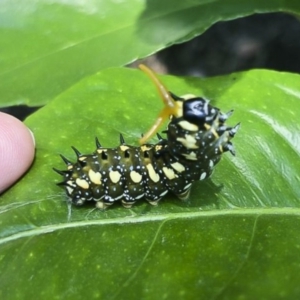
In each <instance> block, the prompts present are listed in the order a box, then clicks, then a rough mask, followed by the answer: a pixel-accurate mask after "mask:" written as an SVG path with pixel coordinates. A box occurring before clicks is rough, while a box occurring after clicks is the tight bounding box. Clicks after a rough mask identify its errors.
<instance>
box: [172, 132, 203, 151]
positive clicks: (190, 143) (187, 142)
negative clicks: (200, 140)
mask: <svg viewBox="0 0 300 300" xmlns="http://www.w3.org/2000/svg"><path fill="white" fill-rule="evenodd" d="M176 140H177V141H178V142H181V144H182V145H183V146H184V147H186V148H187V149H197V148H199V147H198V146H197V145H196V143H197V140H196V139H195V137H193V136H192V135H190V134H186V135H185V138H177V139H176Z"/></svg>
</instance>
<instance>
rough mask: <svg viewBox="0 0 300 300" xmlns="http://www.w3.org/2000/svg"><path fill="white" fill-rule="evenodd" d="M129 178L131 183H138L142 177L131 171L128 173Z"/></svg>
mask: <svg viewBox="0 0 300 300" xmlns="http://www.w3.org/2000/svg"><path fill="white" fill-rule="evenodd" d="M130 178H131V180H132V181H133V182H135V183H139V182H141V180H142V175H141V174H140V173H138V172H136V171H131V172H130Z"/></svg>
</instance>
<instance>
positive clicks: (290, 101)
mask: <svg viewBox="0 0 300 300" xmlns="http://www.w3.org/2000/svg"><path fill="white" fill-rule="evenodd" d="M162 80H163V81H164V82H165V83H166V85H167V86H168V87H169V88H170V90H172V91H173V92H174V93H176V94H179V95H180V94H185V93H195V94H199V95H204V96H205V97H207V98H209V99H211V100H212V103H213V104H214V105H216V106H218V107H220V108H221V109H222V110H223V111H227V110H229V109H231V108H234V109H235V114H234V116H232V117H231V118H230V120H229V123H230V124H232V125H234V124H236V123H237V122H238V121H241V122H242V127H241V130H240V131H239V132H238V134H237V136H236V137H235V138H234V144H235V146H236V150H237V156H236V157H231V156H230V155H229V154H225V155H224V158H223V160H222V161H221V162H220V164H219V165H218V166H217V167H216V171H215V173H214V174H213V177H212V179H213V181H204V182H201V183H200V182H199V183H196V184H195V185H194V187H193V189H192V194H191V199H190V201H189V202H188V203H182V202H180V201H179V200H178V199H174V197H172V196H171V195H170V196H167V197H166V198H165V199H164V200H162V201H161V203H160V205H159V206H158V207H151V206H150V205H149V204H147V203H145V202H143V201H140V202H139V203H138V204H137V205H136V206H134V207H133V208H132V209H130V210H126V209H124V208H122V207H121V206H120V205H117V204H116V205H114V206H113V207H112V208H111V209H109V210H107V211H105V212H102V211H98V210H95V209H94V208H93V207H92V206H86V207H81V208H74V207H71V208H70V207H68V206H67V204H66V201H65V193H64V192H63V191H62V190H61V189H60V188H59V187H57V186H55V184H54V183H55V182H58V181H59V180H60V178H59V176H58V175H57V174H56V173H54V172H53V171H52V170H51V168H52V166H55V167H57V168H61V169H62V168H64V165H63V163H62V161H61V160H60V159H59V156H58V154H59V153H62V154H64V155H66V156H67V157H68V158H70V159H74V158H75V155H74V154H73V153H72V151H71V149H70V147H69V146H71V145H74V146H76V147H78V148H79V149H80V150H81V151H82V152H85V153H90V152H92V151H93V150H94V148H95V147H94V145H93V139H94V136H96V135H97V136H99V138H100V140H101V142H102V144H103V145H105V146H115V145H116V144H117V143H118V138H119V137H118V134H119V133H120V132H121V133H123V135H124V136H125V138H126V140H127V142H130V143H133V144H136V141H137V139H138V137H139V136H140V133H141V132H144V131H146V130H147V129H148V127H149V126H150V125H151V124H152V123H153V120H154V118H155V117H156V115H157V113H158V111H159V110H160V107H161V104H160V102H159V101H160V100H159V98H158V96H157V95H156V92H155V89H154V87H153V86H152V84H151V83H150V82H149V81H148V79H147V78H146V76H145V75H143V74H142V73H141V72H139V71H136V70H127V69H110V70H106V71H103V72H100V73H98V74H97V75H95V76H92V77H89V78H86V79H84V80H83V81H81V82H80V83H78V84H77V85H75V86H74V87H72V88H71V89H70V90H68V91H66V92H65V93H63V94H61V95H60V96H59V97H57V98H56V99H55V100H54V101H52V102H51V103H50V104H49V105H47V106H46V107H44V108H42V109H41V110H40V111H38V112H37V113H36V114H34V115H32V116H31V117H30V118H28V120H27V121H26V123H27V125H28V126H29V127H30V128H31V130H32V131H33V132H34V134H35V136H36V140H37V153H36V154H37V155H36V160H35V162H34V165H33V167H32V169H31V170H30V171H29V172H28V173H27V174H26V176H24V177H23V178H22V179H21V180H20V181H19V182H18V183H17V184H16V185H15V186H14V187H12V188H11V189H10V190H9V191H7V192H6V194H4V195H3V197H2V198H1V207H0V209H1V210H0V212H1V218H0V234H1V236H0V245H1V246H0V259H1V264H0V297H1V298H3V299H8V298H9V299H30V298H33V297H34V298H40V299H71V298H72V299H82V298H83V297H86V298H101V299H108V298H113V299H114V298H117V299H128V298H130V299H157V298H165V299H174V298H175V299H195V298H201V299H207V298H221V299H295V298H298V297H299V296H300V288H299V281H300V275H299V274H300V272H299V269H300V257H299V255H298V254H299V247H300V246H299V245H300V236H299V233H298V231H299V226H300V209H299V207H300V202H299V198H300V189H299V170H300V159H299V156H300V148H299V145H300V143H299V132H300V125H299V120H298V116H299V113H300V100H299V95H300V86H299V82H300V76H299V75H293V74H287V73H277V72H272V71H264V70H260V71H257V70H254V71H249V72H244V73H238V74H233V75H231V76H224V77H217V78H211V79H193V78H174V77H169V76H165V77H162Z"/></svg>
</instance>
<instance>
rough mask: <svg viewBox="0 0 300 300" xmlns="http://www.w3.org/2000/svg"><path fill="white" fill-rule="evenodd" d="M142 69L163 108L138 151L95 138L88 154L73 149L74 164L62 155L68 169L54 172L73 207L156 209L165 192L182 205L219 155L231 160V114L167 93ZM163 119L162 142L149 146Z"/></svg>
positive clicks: (200, 100) (193, 98) (233, 131)
mask: <svg viewBox="0 0 300 300" xmlns="http://www.w3.org/2000/svg"><path fill="white" fill-rule="evenodd" d="M140 68H141V69H142V70H143V71H144V72H145V73H146V74H148V76H149V77H150V78H151V79H152V81H153V82H154V83H155V85H156V87H157V89H158V92H159V94H160V96H161V98H162V100H163V102H164V104H165V106H164V108H163V110H162V111H161V113H160V114H159V116H158V118H157V120H156V122H155V124H154V125H153V126H152V128H151V129H150V130H149V131H148V132H147V134H146V135H144V136H143V137H142V138H141V140H140V143H141V146H139V147H135V146H130V145H127V144H126V142H125V141H124V138H123V136H122V135H121V136H120V145H119V146H118V147H116V148H105V147H102V146H101V144H100V143H99V140H98V139H97V138H96V150H95V152H94V153H92V154H87V155H86V154H81V153H80V152H79V151H78V150H77V149H76V148H74V147H72V148H73V150H74V151H75V153H76V156H77V161H76V162H75V163H72V162H70V161H69V160H68V159H66V158H65V157H64V156H61V157H62V159H63V161H64V162H65V163H66V165H67V170H63V171H60V170H57V169H55V168H54V170H55V171H56V172H58V173H59V174H60V175H62V176H63V177H64V179H63V181H62V182H60V183H58V185H63V186H64V187H65V189H66V193H67V195H68V197H69V199H70V201H71V203H72V204H75V205H78V206H79V205H83V204H84V203H85V202H86V201H94V202H95V204H96V207H97V208H100V209H105V208H107V207H108V206H110V205H112V204H113V203H114V202H116V201H121V203H122V204H123V206H124V207H127V208H129V207H131V206H132V205H133V204H134V203H135V202H136V201H138V200H139V199H141V198H145V199H146V200H147V201H148V202H149V203H150V204H153V205H157V203H158V201H159V200H160V199H161V198H162V197H163V196H165V195H166V194H167V193H168V192H169V191H170V192H172V193H173V194H175V195H176V196H177V197H178V198H179V199H181V200H186V199H188V197H189V193H190V190H191V186H192V183H193V182H194V181H197V180H204V179H206V178H208V177H209V176H210V175H211V174H212V171H213V169H214V167H215V165H216V164H217V163H218V162H219V161H220V159H221V155H222V153H224V152H226V151H229V152H231V154H233V155H235V150H234V147H233V144H232V143H231V141H230V140H231V139H232V138H233V137H234V136H235V134H236V132H237V131H238V129H239V126H240V125H239V123H238V124H237V125H235V126H234V127H230V126H227V125H226V124H225V122H226V120H227V119H228V118H229V117H230V116H231V114H232V112H233V111H232V110H231V111H229V112H228V113H222V112H220V110H219V109H218V108H216V107H214V106H212V105H210V104H209V101H208V100H206V99H204V98H202V97H196V96H194V95H185V96H181V97H178V96H176V95H174V94H173V93H171V92H168V90H167V89H166V88H165V87H164V85H163V84H162V83H161V82H160V81H159V80H158V78H157V77H156V76H155V75H154V73H153V72H152V71H151V70H150V69H149V68H147V67H146V66H144V65H141V66H140ZM167 118H169V119H170V122H169V124H168V126H167V130H165V132H164V133H166V135H167V137H166V139H164V138H162V137H161V136H160V135H158V139H159V141H158V143H156V144H149V143H147V140H148V139H149V138H150V137H151V136H152V135H153V134H154V133H156V132H157V130H158V128H159V126H161V124H162V123H163V121H164V120H165V119H167Z"/></svg>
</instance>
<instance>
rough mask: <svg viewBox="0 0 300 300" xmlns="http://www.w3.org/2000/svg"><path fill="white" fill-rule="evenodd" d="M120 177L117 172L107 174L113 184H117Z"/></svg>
mask: <svg viewBox="0 0 300 300" xmlns="http://www.w3.org/2000/svg"><path fill="white" fill-rule="evenodd" d="M121 176H122V175H121V173H120V172H119V171H110V172H109V178H110V180H111V181H112V182H113V183H117V182H119V180H120V178H121Z"/></svg>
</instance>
